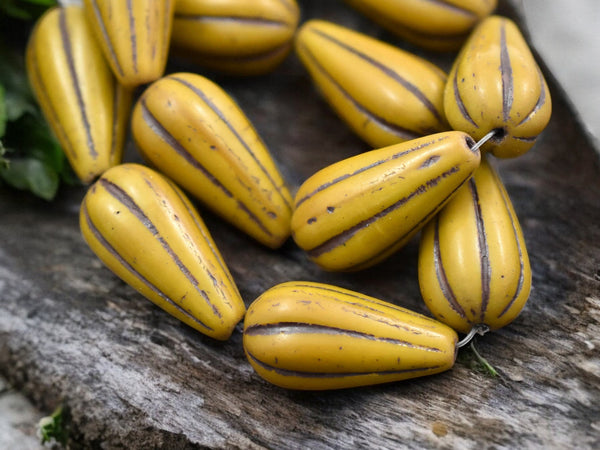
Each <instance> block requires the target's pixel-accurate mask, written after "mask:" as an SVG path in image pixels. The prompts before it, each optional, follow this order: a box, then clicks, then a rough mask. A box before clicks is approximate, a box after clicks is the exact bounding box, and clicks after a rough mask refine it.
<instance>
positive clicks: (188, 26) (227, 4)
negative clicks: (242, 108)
mask: <svg viewBox="0 0 600 450" xmlns="http://www.w3.org/2000/svg"><path fill="white" fill-rule="evenodd" d="M299 18H300V10H299V8H298V5H297V3H296V1H295V0H254V1H247V0H178V1H177V4H176V6H175V18H174V23H173V34H172V37H171V41H172V46H173V49H174V51H175V54H177V55H180V56H183V57H185V58H188V59H190V60H192V61H195V62H197V63H198V64H200V65H202V66H204V67H208V68H210V69H213V70H217V71H220V72H224V73H229V74H233V75H259V74H264V73H267V72H270V71H272V70H273V69H275V68H276V67H277V66H278V65H279V64H281V62H282V61H283V60H284V59H285V58H286V56H287V55H288V54H289V52H290V50H291V48H292V39H293V36H294V33H295V31H296V27H297V26H298V20H299Z"/></svg>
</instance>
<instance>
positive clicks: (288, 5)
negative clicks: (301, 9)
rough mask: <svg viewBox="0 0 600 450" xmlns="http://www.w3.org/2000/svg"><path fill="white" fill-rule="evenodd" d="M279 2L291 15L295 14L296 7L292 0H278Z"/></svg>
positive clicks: (296, 11)
mask: <svg viewBox="0 0 600 450" xmlns="http://www.w3.org/2000/svg"><path fill="white" fill-rule="evenodd" d="M279 3H280V4H282V5H283V7H284V8H285V9H287V10H288V11H289V12H291V13H292V14H293V15H296V14H297V13H298V7H297V5H296V4H295V3H294V2H293V1H290V0H279Z"/></svg>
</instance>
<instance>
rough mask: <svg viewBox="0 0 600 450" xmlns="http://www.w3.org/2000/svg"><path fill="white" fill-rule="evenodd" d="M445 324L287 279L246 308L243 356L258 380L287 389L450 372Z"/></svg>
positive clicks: (451, 354) (451, 341)
mask: <svg viewBox="0 0 600 450" xmlns="http://www.w3.org/2000/svg"><path fill="white" fill-rule="evenodd" d="M456 341H457V336H456V333H455V332H454V331H453V330H452V329H451V328H450V327H448V326H446V325H444V324H442V323H440V322H438V321H436V320H433V319H430V318H428V317H425V316H422V315H420V314H417V313H415V312H413V311H410V310H408V309H405V308H401V307H398V306H396V305H394V304H392V303H387V302H384V301H381V300H378V299H376V298H373V297H368V296H366V295H362V294H360V293H358V292H354V291H350V290H347V289H342V288H339V287H336V286H331V285H327V284H322V283H313V282H304V281H292V282H287V283H282V284H279V285H277V286H274V287H272V288H271V289H269V290H267V291H266V292H264V293H263V294H262V295H261V296H260V297H259V298H258V299H256V300H255V301H254V302H253V303H252V304H251V305H250V307H249V308H248V313H247V314H246V318H245V320H244V340H243V343H244V351H245V353H246V356H247V358H248V361H249V362H250V364H251V365H252V367H253V368H254V370H256V372H257V373H258V374H259V375H260V376H261V377H262V378H264V379H265V380H267V381H268V382H270V383H273V384H275V385H277V386H281V387H284V388H289V389H306V390H323V389H341V388H350V387H356V386H365V385H371V384H379V383H388V382H392V381H399V380H405V379H408V378H414V377H420V376H424V375H432V374H434V373H439V372H443V371H445V370H448V369H450V368H451V367H452V366H453V365H454V360H455V356H456Z"/></svg>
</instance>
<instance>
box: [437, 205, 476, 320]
mask: <svg viewBox="0 0 600 450" xmlns="http://www.w3.org/2000/svg"><path fill="white" fill-rule="evenodd" d="M434 226H435V228H434V236H433V264H434V267H435V275H436V277H437V280H438V284H439V287H440V290H441V291H442V294H443V296H444V298H445V299H446V301H447V302H448V304H449V305H450V308H452V310H453V311H454V312H456V313H457V314H458V315H459V316H460V317H461V319H466V320H467V322H469V323H471V321H470V320H469V319H468V318H467V315H466V313H465V310H464V309H463V308H462V307H461V306H460V303H459V302H458V300H457V299H456V295H455V294H454V291H453V290H452V286H450V283H449V281H448V277H447V276H446V270H445V269H444V263H443V261H442V253H441V248H440V218H439V216H437V217H436V218H435V225H434Z"/></svg>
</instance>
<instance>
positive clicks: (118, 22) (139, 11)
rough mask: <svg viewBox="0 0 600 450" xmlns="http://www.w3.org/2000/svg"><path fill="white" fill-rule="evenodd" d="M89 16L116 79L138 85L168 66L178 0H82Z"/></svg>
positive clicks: (128, 84) (126, 84)
mask: <svg viewBox="0 0 600 450" xmlns="http://www.w3.org/2000/svg"><path fill="white" fill-rule="evenodd" d="M83 3H84V7H85V10H86V13H87V17H88V20H89V22H90V24H91V26H92V28H93V30H94V34H95V36H96V38H97V39H98V42H99V43H100V45H101V47H102V51H103V53H104V56H105V57H106V59H107V60H108V62H109V64H110V67H111V68H112V70H113V72H114V74H115V75H116V76H117V79H118V80H119V82H120V83H121V84H123V85H124V86H131V87H133V86H138V85H140V84H145V83H149V82H152V81H154V80H156V79H158V78H160V77H161V76H162V74H163V72H164V70H165V65H166V63H167V55H168V52H169V40H170V37H171V27H172V24H173V11H174V4H175V0H83Z"/></svg>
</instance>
